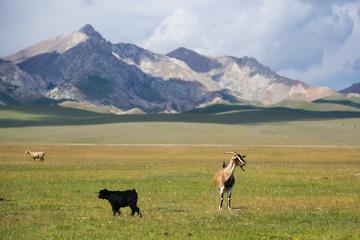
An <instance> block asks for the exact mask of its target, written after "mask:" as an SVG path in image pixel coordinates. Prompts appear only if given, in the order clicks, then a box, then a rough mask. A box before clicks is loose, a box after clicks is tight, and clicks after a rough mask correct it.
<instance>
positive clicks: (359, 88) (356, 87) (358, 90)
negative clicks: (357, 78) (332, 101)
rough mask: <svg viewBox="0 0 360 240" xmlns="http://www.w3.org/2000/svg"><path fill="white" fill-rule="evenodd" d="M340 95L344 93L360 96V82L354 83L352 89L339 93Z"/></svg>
mask: <svg viewBox="0 0 360 240" xmlns="http://www.w3.org/2000/svg"><path fill="white" fill-rule="evenodd" d="M339 93H342V94H351V93H353V94H360V82H359V83H354V84H353V85H351V86H350V87H348V88H345V89H343V90H341V91H339Z"/></svg>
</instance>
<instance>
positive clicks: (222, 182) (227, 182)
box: [214, 152, 246, 210]
mask: <svg viewBox="0 0 360 240" xmlns="http://www.w3.org/2000/svg"><path fill="white" fill-rule="evenodd" d="M227 153H230V154H232V155H233V156H232V157H231V160H230V162H229V164H228V165H227V166H226V165H225V163H224V165H223V167H222V168H220V169H219V170H218V171H217V173H216V174H215V176H214V185H215V187H216V189H217V190H218V191H219V193H220V205H219V210H221V209H222V204H223V200H224V193H225V192H227V195H228V198H227V206H228V209H231V207H230V198H231V192H232V189H233V187H234V184H235V177H234V170H235V167H236V166H240V167H241V169H242V170H243V171H245V170H244V168H243V166H245V164H246V162H245V160H244V158H245V157H246V155H244V156H241V155H240V154H237V153H236V152H227Z"/></svg>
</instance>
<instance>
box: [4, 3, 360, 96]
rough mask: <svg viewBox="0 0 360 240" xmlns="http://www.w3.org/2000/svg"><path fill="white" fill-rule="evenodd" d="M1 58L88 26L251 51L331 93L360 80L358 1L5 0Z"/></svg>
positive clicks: (148, 42)
mask: <svg viewBox="0 0 360 240" xmlns="http://www.w3.org/2000/svg"><path fill="white" fill-rule="evenodd" d="M0 16H1V20H2V21H0V32H1V33H2V38H1V39H0V56H5V55H9V54H11V53H14V52H17V51H19V50H21V49H23V48H25V47H28V46H30V45H32V44H34V43H37V42H39V41H41V40H44V39H49V38H52V37H54V36H57V35H60V34H63V33H65V32H70V31H72V30H78V29H79V28H81V27H82V26H83V25H85V24H87V23H90V24H92V25H93V26H94V28H95V29H96V30H97V31H99V32H100V33H101V34H102V35H103V36H104V38H106V39H107V40H109V41H111V42H113V43H117V42H130V43H135V44H137V45H139V46H142V47H144V48H146V49H149V50H151V51H153V52H158V53H163V54H166V53H168V52H170V51H173V50H175V49H176V48H178V47H186V48H189V49H192V50H195V51H197V52H199V53H203V54H210V55H214V56H219V55H230V56H236V57H243V56H250V57H254V58H256V59H257V60H258V61H259V62H261V63H263V64H264V65H266V66H269V67H270V68H272V69H273V70H275V71H276V72H278V73H279V74H281V75H284V76H287V77H290V78H293V79H299V80H302V81H304V82H306V83H309V84H311V85H314V86H329V87H332V88H334V89H336V90H338V89H341V88H344V87H347V86H349V85H351V84H352V83H354V82H359V81H360V70H359V65H360V64H359V59H360V47H359V42H360V26H359V23H360V2H359V1H356V0H317V1H312V0H292V1H288V0H276V1H274V0H172V1H166V0H134V1H127V0H102V1H100V0H52V1H48V0H33V1H27V0H2V1H0Z"/></svg>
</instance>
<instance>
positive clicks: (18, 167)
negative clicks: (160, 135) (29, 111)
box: [0, 144, 360, 239]
mask: <svg viewBox="0 0 360 240" xmlns="http://www.w3.org/2000/svg"><path fill="white" fill-rule="evenodd" d="M27 148H29V149H31V150H34V151H35V150H36V151H45V152H46V158H45V162H43V163H39V162H32V161H30V158H29V156H27V155H26V154H24V151H25V150H26V149H27ZM226 151H238V152H241V153H242V154H247V158H246V159H247V163H248V164H247V165H246V167H245V169H246V172H242V171H241V170H240V169H236V171H235V178H236V184H235V188H234V191H233V195H232V206H233V208H234V209H233V210H231V211H228V210H225V209H224V210H222V211H218V210H217V207H218V204H219V196H218V193H217V192H216V190H215V188H214V186H213V184H212V177H213V175H214V174H215V172H216V171H217V169H218V168H219V167H220V166H221V165H222V163H223V161H226V162H227V161H229V159H230V156H229V155H225V154H224V152H226ZM359 157H360V147H280V146H279V147H274V146H272V147H271V146H268V147H266V146H169V145H168V146H166V145H162V146H161V145H158V146H139V145H133V146H131V145H128V146H109V145H91V146H79V145H61V144H57V145H53V144H2V145H0V166H1V167H0V182H1V184H0V197H2V198H5V199H7V201H1V202H0V205H1V206H0V236H1V238H2V239H230V238H233V239H359V238H360V228H359V225H360V200H359V199H360V162H359V159H360V158H359ZM105 187H106V188H108V189H111V190H124V189H132V188H135V189H137V191H138V194H139V201H138V206H139V208H140V209H141V212H142V213H143V218H138V217H131V216H129V214H130V209H128V208H126V209H123V211H122V212H123V215H122V216H120V217H113V216H112V211H111V207H110V204H109V203H108V202H107V201H105V200H101V199H98V198H97V194H95V192H97V191H99V190H100V189H102V188H105Z"/></svg>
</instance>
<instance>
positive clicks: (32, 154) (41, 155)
mask: <svg viewBox="0 0 360 240" xmlns="http://www.w3.org/2000/svg"><path fill="white" fill-rule="evenodd" d="M25 153H28V154H29V155H30V157H31V158H32V159H33V160H34V161H36V159H37V158H38V159H39V160H40V161H41V162H42V161H44V157H45V153H44V152H31V151H30V150H26V151H25Z"/></svg>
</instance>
